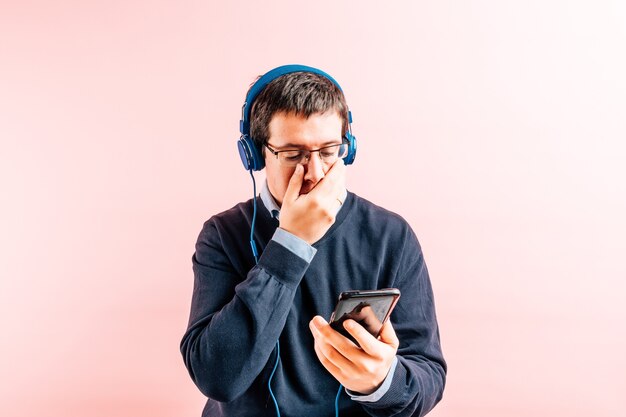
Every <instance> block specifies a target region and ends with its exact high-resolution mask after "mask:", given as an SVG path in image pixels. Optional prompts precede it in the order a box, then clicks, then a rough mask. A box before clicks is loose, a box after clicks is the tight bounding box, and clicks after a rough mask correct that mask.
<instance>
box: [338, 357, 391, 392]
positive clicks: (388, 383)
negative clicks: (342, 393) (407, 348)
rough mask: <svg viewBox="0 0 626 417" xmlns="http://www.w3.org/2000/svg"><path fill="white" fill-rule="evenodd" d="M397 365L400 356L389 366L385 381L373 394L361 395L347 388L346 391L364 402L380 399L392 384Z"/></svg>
mask: <svg viewBox="0 0 626 417" xmlns="http://www.w3.org/2000/svg"><path fill="white" fill-rule="evenodd" d="M396 366H398V357H397V356H396V357H395V358H393V363H392V364H391V368H389V373H388V374H387V377H385V380H384V381H383V383H382V384H381V385H380V387H378V389H377V390H376V391H374V392H372V393H371V394H368V395H361V394H359V393H356V392H352V391H350V390H348V389H347V388H346V393H347V394H348V395H349V396H350V398H351V399H353V400H354V401H359V402H362V403H374V402H376V401H378V400H380V399H381V398H382V397H383V395H385V394H386V393H387V391H388V390H389V387H390V386H391V381H392V380H393V374H394V372H396Z"/></svg>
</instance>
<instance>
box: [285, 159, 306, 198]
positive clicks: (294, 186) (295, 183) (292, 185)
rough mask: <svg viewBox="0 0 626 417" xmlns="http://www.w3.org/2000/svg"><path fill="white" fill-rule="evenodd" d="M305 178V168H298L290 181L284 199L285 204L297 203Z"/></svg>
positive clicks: (299, 165) (298, 166) (299, 166)
mask: <svg viewBox="0 0 626 417" xmlns="http://www.w3.org/2000/svg"><path fill="white" fill-rule="evenodd" d="M303 177H304V167H303V166H302V165H301V164H298V165H297V166H296V170H295V171H294V172H293V175H292V176H291V178H290V179H289V184H288V185H287V191H285V197H284V198H283V204H284V203H285V201H289V202H292V201H295V200H296V199H297V198H298V196H299V195H300V188H302V179H303Z"/></svg>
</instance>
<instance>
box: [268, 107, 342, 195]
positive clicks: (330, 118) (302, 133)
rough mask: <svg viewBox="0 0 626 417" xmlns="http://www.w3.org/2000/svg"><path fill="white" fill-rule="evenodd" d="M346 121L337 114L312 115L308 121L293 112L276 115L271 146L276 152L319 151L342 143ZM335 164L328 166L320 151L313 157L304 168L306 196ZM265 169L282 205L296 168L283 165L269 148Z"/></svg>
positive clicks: (270, 127)
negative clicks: (295, 150)
mask: <svg viewBox="0 0 626 417" xmlns="http://www.w3.org/2000/svg"><path fill="white" fill-rule="evenodd" d="M342 127H343V124H342V120H341V117H340V116H339V114H338V113H337V112H336V111H328V112H326V113H316V114H312V115H311V116H309V117H308V118H305V117H303V116H296V115H295V114H291V113H289V114H288V113H284V112H281V113H276V114H275V115H274V116H273V117H272V120H271V121H270V124H269V134H270V136H269V141H268V145H269V146H270V148H272V149H274V150H275V151H282V150H287V149H308V150H311V149H319V148H322V147H324V146H328V145H334V144H338V143H341V140H342V138H341V132H342ZM330 167H331V165H329V164H325V163H324V162H322V160H321V159H320V157H319V154H318V152H315V153H313V154H311V158H310V159H309V162H308V163H307V164H305V165H304V179H303V182H302V188H301V189H300V194H306V193H308V192H309V191H311V190H312V189H313V187H315V185H316V184H317V183H318V182H319V181H320V180H321V179H322V178H324V175H326V172H328V170H329V169H330ZM265 169H266V176H267V184H268V186H269V189H270V192H271V193H272V196H273V197H274V199H275V200H276V202H277V203H278V204H279V205H282V203H283V197H284V196H285V192H286V191H287V185H288V184H289V179H290V178H291V176H292V175H293V172H294V170H295V167H286V166H283V165H281V164H280V162H279V160H278V158H276V156H275V155H273V154H272V153H271V152H269V150H267V149H265Z"/></svg>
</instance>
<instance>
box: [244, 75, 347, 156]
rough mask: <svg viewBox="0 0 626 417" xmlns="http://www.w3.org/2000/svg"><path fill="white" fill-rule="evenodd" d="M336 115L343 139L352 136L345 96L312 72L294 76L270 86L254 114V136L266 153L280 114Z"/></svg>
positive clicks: (264, 91) (251, 125) (252, 118)
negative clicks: (274, 119) (273, 126)
mask: <svg viewBox="0 0 626 417" xmlns="http://www.w3.org/2000/svg"><path fill="white" fill-rule="evenodd" d="M328 112H334V113H337V115H338V116H339V117H340V118H341V119H342V131H341V136H344V135H345V134H346V133H347V132H348V127H349V125H350V124H349V120H348V105H347V104H346V99H345V97H344V95H343V92H342V91H341V89H339V87H338V86H337V85H336V84H335V83H333V82H332V81H331V80H329V79H328V78H326V77H324V76H323V75H320V74H315V73H312V72H293V73H289V74H285V75H282V76H280V77H278V78H277V79H275V80H273V81H272V82H270V83H269V84H268V85H267V86H266V87H265V88H264V89H263V90H262V91H261V92H260V93H259V95H258V96H257V97H256V99H255V100H254V103H253V105H252V108H251V111H250V136H251V137H252V138H253V139H254V141H255V143H256V145H257V147H258V148H259V149H263V148H264V145H265V144H267V143H268V140H269V138H270V131H269V127H270V122H271V121H272V118H273V116H274V115H275V114H277V113H286V114H293V115H295V116H300V117H304V118H308V117H310V116H311V115H312V114H322V113H328Z"/></svg>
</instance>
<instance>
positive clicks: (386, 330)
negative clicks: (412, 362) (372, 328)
mask: <svg viewBox="0 0 626 417" xmlns="http://www.w3.org/2000/svg"><path fill="white" fill-rule="evenodd" d="M379 338H380V341H381V342H383V343H385V344H387V345H391V346H393V347H395V348H396V349H397V348H398V346H399V345H400V341H399V340H398V336H396V331H395V330H394V329H393V326H392V325H391V320H387V321H386V322H385V325H384V326H383V328H382V329H381V330H380V335H379Z"/></svg>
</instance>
